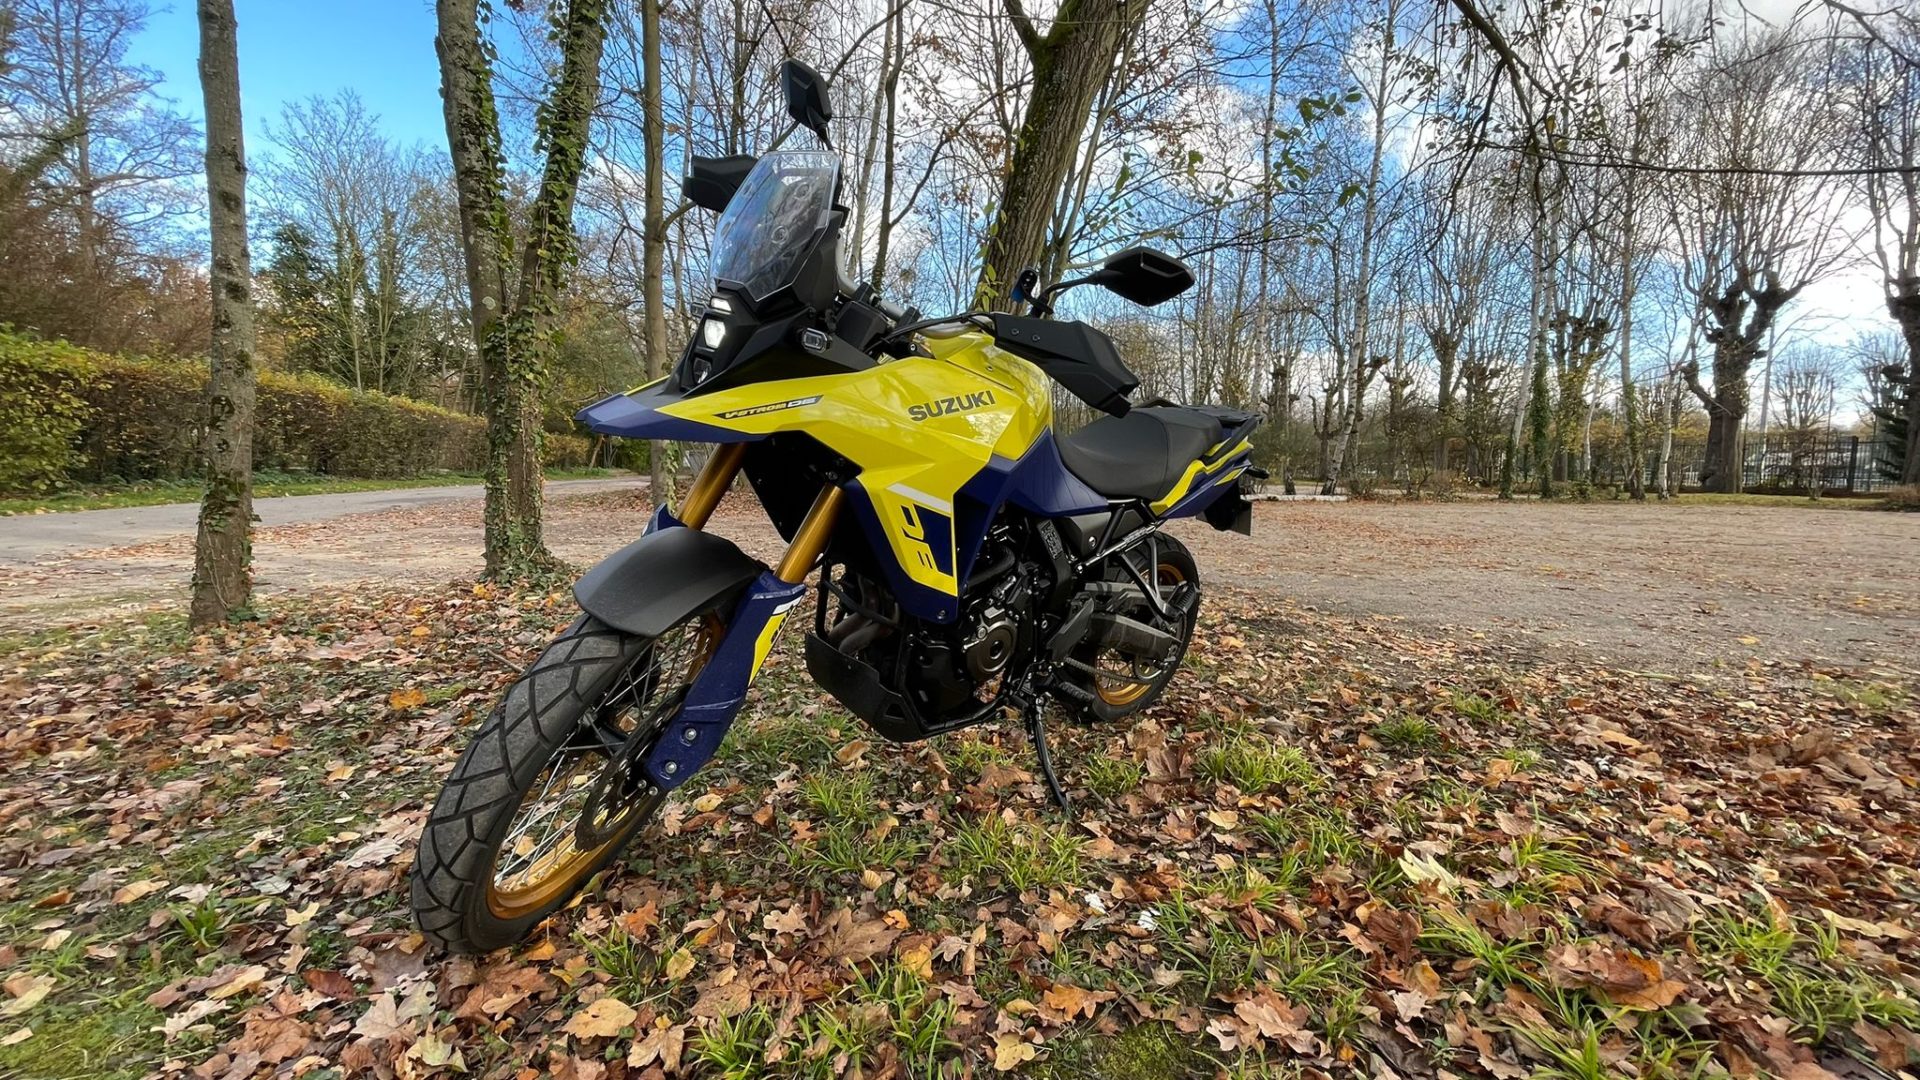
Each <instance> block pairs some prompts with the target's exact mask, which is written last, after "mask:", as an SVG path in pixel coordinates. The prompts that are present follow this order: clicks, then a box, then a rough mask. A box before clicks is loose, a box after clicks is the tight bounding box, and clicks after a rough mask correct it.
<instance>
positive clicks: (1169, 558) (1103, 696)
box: [1081, 534, 1200, 721]
mask: <svg viewBox="0 0 1920 1080" xmlns="http://www.w3.org/2000/svg"><path fill="white" fill-rule="evenodd" d="M1155 544H1156V545H1157V547H1158V553H1157V556H1156V558H1155V564H1156V565H1155V567H1154V575H1153V579H1152V580H1153V582H1154V584H1155V585H1156V586H1157V587H1158V588H1159V589H1160V593H1161V596H1162V597H1171V596H1172V595H1173V591H1174V590H1175V589H1176V588H1178V587H1180V586H1181V585H1182V584H1187V585H1192V586H1193V588H1194V589H1195V590H1196V591H1197V590H1198V589H1199V588H1200V569H1199V567H1197V566H1195V565H1194V562H1193V555H1192V553H1190V552H1188V551H1187V548H1186V545H1184V544H1182V543H1181V542H1180V541H1178V540H1176V539H1174V538H1173V537H1171V536H1167V535H1165V534H1162V535H1160V536H1158V537H1156V538H1155ZM1122 557H1124V556H1122ZM1123 579H1124V580H1128V581H1131V580H1132V578H1131V577H1130V576H1124V575H1123ZM1124 614H1125V615H1127V616H1128V617H1129V618H1133V619H1138V620H1139V621H1141V622H1144V623H1147V624H1148V625H1150V626H1152V627H1154V628H1155V629H1157V630H1162V631H1165V632H1166V633H1169V634H1172V635H1173V636H1174V637H1175V638H1177V639H1178V640H1179V645H1178V646H1176V647H1175V649H1174V651H1173V654H1172V655H1171V656H1168V657H1166V658H1164V659H1162V660H1158V661H1153V660H1148V659H1145V658H1143V657H1140V656H1135V655H1130V654H1128V653H1126V652H1124V651H1122V650H1120V649H1119V648H1116V647H1115V646H1112V645H1100V644H1095V645H1094V646H1092V647H1091V648H1090V649H1089V650H1087V655H1084V656H1083V657H1082V658H1081V659H1082V661H1083V662H1085V663H1087V664H1089V665H1090V666H1092V667H1093V668H1094V669H1095V670H1096V672H1097V673H1096V674H1089V675H1088V676H1087V678H1088V679H1089V680H1090V681H1091V682H1092V685H1091V686H1090V687H1089V689H1091V690H1092V691H1093V702H1092V703H1091V704H1090V705H1088V706H1087V712H1088V714H1089V715H1090V716H1092V717H1093V718H1094V719H1096V720H1101V721H1110V720H1120V719H1123V718H1125V717H1129V716H1132V715H1133V714H1135V713H1137V712H1140V711H1141V710H1143V709H1146V708H1147V707H1148V706H1150V705H1152V704H1153V703H1154V702H1156V701H1158V700H1160V695H1161V694H1163V693H1165V692H1166V689H1167V684H1168V683H1170V682H1172V681H1173V676H1174V673H1175V672H1177V671H1179V670H1180V661H1181V660H1182V659H1184V658H1185V657H1186V655H1187V646H1188V645H1189V644H1190V643H1191V642H1192V641H1193V628H1194V624H1195V623H1196V622H1197V621H1198V620H1199V615H1200V606H1199V604H1198V603H1197V602H1196V603H1195V604H1194V607H1193V614H1192V616H1191V617H1188V618H1185V619H1181V620H1179V621H1178V622H1177V623H1170V622H1168V621H1167V620H1165V619H1161V618H1158V617H1156V616H1155V615H1154V614H1153V611H1152V609H1151V608H1150V607H1148V605H1147V602H1146V599H1145V598H1144V597H1142V598H1141V599H1140V600H1139V602H1138V603H1136V604H1135V605H1134V607H1133V608H1132V609H1131V610H1128V611H1126V612H1124Z"/></svg>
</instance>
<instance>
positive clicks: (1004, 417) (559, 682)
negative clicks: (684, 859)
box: [412, 61, 1261, 952]
mask: <svg viewBox="0 0 1920 1080" xmlns="http://www.w3.org/2000/svg"><path fill="white" fill-rule="evenodd" d="M782 79H783V82H784V83H785V86H786V90H787V98H788V105H789V111H790V112H791V113H792V115H793V117H794V119H795V122H796V124H797V125H799V126H805V127H807V128H809V129H811V130H812V131H813V132H814V133H815V134H816V135H818V136H819V137H820V140H821V142H822V144H823V145H824V146H826V147H827V149H826V150H824V151H793V150H787V151H779V152H775V153H769V154H766V155H764V156H762V157H759V158H757V159H756V158H750V157H744V156H742V157H731V158H718V159H713V158H699V157H696V158H694V159H693V160H692V164H691V168H690V175H689V176H688V178H687V179H686V181H685V182H684V184H683V191H684V193H685V194H686V196H687V197H688V198H689V199H690V200H691V201H693V202H695V203H696V204H698V205H700V206H703V207H706V208H708V209H711V210H715V211H718V212H720V219H719V222H718V225H717V226H716V229H715V232H714V237H713V245H712V254H711V259H712V272H713V277H714V279H715V281H714V288H713V292H712V296H711V298H710V299H709V300H708V301H707V306H706V310H705V312H704V313H703V314H702V316H701V318H700V321H699V327H698V330H697V331H696V333H695V334H694V337H693V340H692V341H691V342H689V344H688V346H687V349H686V351H685V353H684V355H683V356H682V357H681V359H680V361H679V363H678V365H677V366H676V367H675V368H674V370H673V373H672V374H671V375H669V376H667V377H666V378H664V379H662V380H660V381H658V382H655V383H651V384H648V385H646V386H642V387H639V388H637V389H635V390H632V391H630V392H628V393H624V394H617V395H614V396H612V397H609V398H606V399H605V400H603V401H599V402H597V403H595V404H593V405H591V406H589V407H588V408H586V409H585V410H583V411H582V412H581V413H580V416H579V419H580V420H581V421H582V422H584V423H585V424H586V425H587V426H588V427H590V428H592V429H593V430H594V431H597V432H601V433H603V434H608V435H617V436H622V437H626V438H633V439H671V440H677V441H683V442H698V443H711V444H714V445H715V446H716V449H715V450H714V451H713V452H712V454H711V455H710V456H709V457H708V459H707V461H706V464H705V466H704V468H703V469H702V470H701V472H700V474H699V476H698V478H697V479H696V480H695V481H694V482H693V484H692V486H691V487H690V488H689V489H688V491H687V494H686V497H685V498H684V499H683V500H681V502H680V504H679V505H678V506H675V507H667V506H661V507H659V508H658V509H657V510H656V511H655V513H654V516H653V518H652V520H651V522H650V523H649V525H648V528H647V530H646V533H645V535H643V536H642V537H641V538H640V539H639V540H637V541H635V542H634V543H632V544H630V545H628V546H627V547H625V548H623V549H621V550H620V551H618V552H616V553H614V554H613V555H612V556H610V557H609V558H608V559H606V561H604V562H602V563H600V564H599V565H598V566H595V567H594V568H593V569H592V570H590V571H588V572H587V573H586V575H585V576H583V577H582V578H581V579H580V581H579V582H578V583H577V584H576V585H575V587H574V595H575V597H576V599H577V600H578V601H579V604H580V608H581V611H582V614H581V615H580V617H579V618H578V619H576V620H575V621H574V622H573V624H572V625H571V626H569V627H568V628H567V629H566V630H565V631H564V632H563V633H562V634H561V635H560V636H559V638H558V639H556V640H555V641H554V642H553V643H552V644H551V645H549V646H548V647H547V649H546V650H545V652H544V653H543V654H542V655H541V656H540V658H539V659H538V660H536V661H535V662H534V663H533V665H532V666H531V667H530V668H528V669H527V671H526V672H525V673H524V674H523V675H522V676H521V677H520V678H519V680H518V681H516V682H515V683H514V684H513V686H512V687H510V688H509V689H508V690H507V692H506V694H505V696H504V698H503V699H502V700H501V701H500V703H499V704H498V705H497V706H496V708H495V709H494V710H493V712H492V714H491V715H490V716H489V718H488V719H487V720H486V722H485V723H484V724H483V725H482V726H481V728H480V729H479V730H478V731H477V732H476V733H475V735H474V738H473V742H472V744H471V745H470V746H469V747H468V748H467V750H466V752H465V753H464V755H463V756H462V757H461V758H460V761H459V763H458V764H457V765H456V766H455V768H454V771H453V774H452V776H451V777H450V778H449V779H448V780H447V783H446V786H445V788H444V789H443V790H442V791H441V793H440V797H439V799H438V801H437V802H436V803H435V805H434V808H433V812H432V815H431V817H430V819H429V821H428V823H427V826H426V829H425V832H424V833H423V835H422V836H421V839H420V848H419V855H418V859H417V861H416V863H415V866H414V871H413V884H412V901H413V910H414V915H415V918H416V921H417V922H418V924H419V926H420V928H421V930H422V931H424V932H425V933H426V934H427V935H428V936H429V937H430V938H432V939H434V940H435V941H438V942H439V943H440V944H442V945H444V946H446V947H447V948H450V949H453V950H455V951H461V952H474V951H484V950H490V949H495V948H499V947H502V946H505V945H509V944H511V943H513V942H515V941H517V940H519V939H520V938H521V937H523V936H524V935H525V934H526V933H527V932H528V931H530V930H531V929H532V928H533V927H534V926H535V925H537V924H538V923H539V922H540V921H541V920H542V919H543V918H545V917H546V916H547V915H548V914H549V913H551V912H552V911H554V910H555V909H556V908H558V907H559V906H561V905H562V904H564V903H565V902H566V901H567V900H568V899H570V898H571V897H572V896H573V895H574V893H575V892H576V891H577V890H578V889H579V888H580V887H581V886H582V885H583V884H584V883H585V882H586V881H587V880H588V879H589V878H590V877H592V875H593V874H595V873H596V872H597V871H599V870H600V869H601V868H602V867H604V866H606V865H607V864H608V863H609V862H610V861H612V860H613V859H614V858H615V857H616V856H617V855H618V854H619V853H620V852H621V850H622V849H623V848H624V847H625V846H626V845H627V844H628V842H629V841H630V840H631V839H632V838H633V837H634V836H635V835H636V834H637V833H639V832H640V830H641V829H642V827H643V826H644V825H645V824H646V823H647V822H648V821H649V820H650V819H651V818H652V817H653V816H654V815H655V813H656V812H657V811H658V809H659V808H660V806H661V804H662V803H663V802H664V801H665V800H666V799H667V797H668V796H669V794H670V793H671V792H672V791H673V790H674V789H675V788H678V787H680V786H681V785H682V784H685V783H686V782H687V781H688V780H689V779H691V778H692V776H693V774H694V773H695V772H697V771H698V770H699V769H700V767H701V766H702V765H704V764H706V762H707V761H708V760H709V759H710V758H711V757H712V756H713V754H714V753H715V752H716V751H717V750H718V749H719V747H720V743H721V740H722V738H723V737H724V736H725V735H726V732H727V729H728V727H729V726H730V725H731V724H732V723H733V720H734V717H735V716H736V715H737V714H738V712H739V710H740V707H741V704H742V702H743V701H744V699H745V696H746V692H747V687H748V686H749V685H750V684H751V683H752V682H753V679H754V677H755V676H756V675H757V674H758V673H759V671H760V667H761V665H762V664H763V663H764V662H765V660H766V658H767V653H768V651H769V650H770V649H771V648H772V645H773V641H774V637H775V635H776V634H777V633H778V631H779V629H780V626H781V624H782V622H783V621H784V620H785V619H786V618H787V616H788V614H789V613H790V612H792V611H793V610H794V609H795V608H796V607H798V606H799V605H800V603H801V601H802V600H803V599H805V598H806V596H807V594H808V593H809V592H811V593H813V595H814V596H815V602H814V604H813V605H812V626H811V628H810V629H809V631H808V633H807V635H806V642H805V655H806V665H807V671H808V673H809V674H810V675H811V676H812V678H813V679H814V681H815V682H816V683H818V684H819V686H820V687H821V689H823V690H825V691H826V692H827V693H829V694H831V695H833V697H834V698H836V699H837V700H838V701H839V702H840V703H841V704H842V705H844V706H845V707H846V708H847V710H848V711H850V712H852V713H853V714H854V715H856V716H858V717H860V718H861V719H862V720H864V721H866V722H867V723H868V724H870V725H871V726H872V727H873V729H874V730H875V731H877V732H878V733H879V734H880V735H882V736H883V737H885V738H887V739H889V740H892V741H896V742H909V741H913V740H917V739H924V738H927V737H929V736H932V735H938V734H942V733H945V732H951V731H957V730H959V729H961V728H965V727H969V726H972V725H974V724H979V723H983V722H985V721H988V720H991V719H995V718H997V717H999V716H1001V715H1003V714H1004V713H1005V712H1006V711H1007V710H1009V709H1012V710H1015V711H1017V712H1018V713H1020V714H1021V715H1022V716H1023V717H1024V719H1025V722H1026V726H1027V730H1028V733H1029V734H1030V735H1031V737H1032V739H1033V742H1034V745H1035V749H1036V753H1037V756H1038V760H1039V766H1040V771H1041V773H1042V774H1043V775H1044V777H1045V778H1046V781H1047V784H1048V786H1049V789H1050V790H1051V792H1052V793H1053V796H1054V798H1055V799H1056V800H1057V801H1058V802H1059V803H1060V804H1061V806H1062V807H1063V808H1065V807H1067V806H1068V805H1069V804H1068V800H1067V796H1066V793H1065V791H1064V790H1063V789H1062V788H1061V786H1060V782H1059V778H1058V776H1057V775H1056V774H1055V772H1054V768H1053V763H1052V759H1051V757H1050V755H1049V753H1048V749H1047V740H1046V730H1045V715H1046V709H1047V707H1048V705H1049V703H1052V704H1054V705H1057V706H1059V707H1062V708H1064V709H1065V710H1067V711H1069V712H1070V713H1071V714H1072V715H1073V716H1074V717H1075V718H1076V719H1081V720H1085V721H1112V720H1117V719H1119V718H1121V717H1124V716H1127V715H1129V714H1132V713H1134V712H1137V711H1138V710H1141V709H1144V708H1146V707H1147V706H1148V705H1149V704H1151V703H1152V702H1153V701H1154V700H1155V699H1156V698H1158V696H1159V695H1160V694H1161V693H1162V692H1163V691H1164V690H1165V688H1166V686H1167V683H1168V682H1169V681H1170V680H1171V679H1172V678H1173V675H1174V672H1175V670H1176V669H1177V668H1178V667H1179V664H1180V660H1181V658H1182V657H1183V656H1184V655H1185V653H1186V649H1187V644H1188V641H1189V639H1190V638H1191V636H1192V634H1193V628H1194V622H1195V617H1196V614H1197V612H1198V609H1199V604H1200V576H1199V573H1198V571H1197V569H1196V568H1195V566H1194V562H1193V557H1192V556H1191V555H1190V554H1189V553H1188V552H1187V550H1186V548H1185V547H1184V546H1182V545H1181V543H1180V542H1179V541H1178V540H1176V539H1175V538H1173V537H1172V536H1169V535H1167V534H1166V533H1164V532H1162V531H1161V527H1162V526H1163V525H1164V524H1165V523H1166V522H1168V521H1170V520H1173V519H1175V518H1182V517H1190V516H1202V517H1204V519H1205V520H1206V521H1207V522H1209V523H1210V524H1211V525H1213V526H1214V527H1215V528H1219V529H1232V530H1235V531H1238V532H1242V533H1245V532H1248V531H1249V530H1250V525H1251V520H1252V508H1251V506H1250V505H1249V504H1248V502H1247V501H1246V499H1245V496H1244V494H1243V493H1242V490H1241V485H1242V483H1243V478H1244V477H1248V476H1258V475H1261V474H1260V473H1259V472H1258V471H1257V470H1255V469H1254V468H1253V467H1252V456H1251V447H1250V443H1249V436H1250V435H1251V433H1252V431H1253V429H1254V427H1255V426H1256V425H1257V424H1258V423H1259V422H1260V417H1259V415H1258V414H1255V413H1248V412H1241V411H1237V410H1233V409H1226V408H1216V407H1204V406H1175V405H1172V404H1166V403H1160V404H1152V405H1144V406H1141V407H1133V406H1132V405H1131V403H1130V402H1129V400H1128V395H1129V394H1130V393H1131V392H1132V391H1133V390H1134V389H1135V388H1136V387H1137V386H1138V384H1139V380H1138V379H1137V378H1135V377H1134V376H1133V374H1132V373H1131V372H1129V371H1128V370H1127V366H1126V364H1125V363H1124V362H1123V361H1122V359H1121V357H1120V355H1119V353H1118V351H1117V350H1116V349H1115V347H1114V345H1113V342H1112V341H1110V340H1109V339H1108V338H1107V337H1106V335H1104V334H1102V333H1101V332H1100V331H1098V330H1096V329H1094V328H1093V327H1092V326H1089V325H1087V324H1086V323H1084V322H1076V321H1064V320H1056V319H1052V318H1050V317H1049V316H1050V315H1051V313H1052V309H1053V300H1054V299H1055V298H1056V297H1057V296H1059V295H1060V294H1061V293H1062V292H1064V291H1065V290H1067V289H1070V288H1074V287H1076V286H1082V285H1098V286H1102V287H1104V288H1106V289H1109V290H1111V291H1112V292H1114V293H1117V294H1118V295H1120V296H1122V297H1124V298H1126V299H1128V300H1131V301H1133V302H1135V303H1139V304H1142V305H1153V304H1159V303H1162V302H1165V301H1167V300H1169V299H1172V298H1173V297H1175V296H1177V295H1179V294H1180V293H1182V292H1184V291H1185V290H1186V289H1188V288H1190V287H1191V286H1192V284H1193V276H1192V274H1191V273H1190V272H1189V271H1188V269H1187V268H1186V267H1185V266H1184V265H1183V264H1181V263H1180V262H1179V260H1177V259H1174V258H1172V257H1170V256H1167V255H1163V254H1161V253H1159V252H1156V251H1152V250H1149V249H1146V248H1132V249H1129V250H1127V251H1123V252H1120V253H1119V254H1117V255H1115V256H1113V257H1112V258H1110V259H1108V260H1106V262H1105V263H1104V264H1103V265H1102V266H1100V267H1099V268H1098V269H1096V270H1094V271H1093V272H1092V273H1089V274H1087V275H1085V276H1082V277H1079V278H1075V279H1072V280H1067V281H1061V282H1057V283H1055V284H1053V285H1052V286H1050V287H1048V288H1046V289H1044V290H1041V291H1037V292H1036V291H1035V290H1036V286H1037V285H1038V282H1037V280H1036V275H1035V274H1034V273H1033V272H1032V271H1028V272H1026V273H1025V274H1023V275H1022V276H1021V279H1020V281H1019V284H1018V288H1017V289H1016V297H1015V298H1016V302H1018V303H1021V304H1023V305H1025V307H1026V311H1025V312H1024V313H1019V314H1014V313H1005V312H987V311H973V312H966V313H962V314H958V315H951V316H941V317H937V318H922V317H920V315H919V314H918V313H917V312H914V311H912V310H907V309H902V308H900V307H898V306H896V305H893V304H890V303H888V302H886V301H884V300H882V299H880V298H879V297H877V296H876V295H875V294H874V293H873V291H872V289H871V288H870V287H868V286H866V285H864V284H861V285H854V284H852V283H850V282H848V281H846V280H845V275H844V271H843V269H842V266H843V263H842V259H841V252H840V242H839V241H840V235H841V231H842V228H843V226H844V224H845V222H846V218H847V210H846V208H845V207H844V206H841V205H839V198H840V195H841V193H842V177H841V172H840V161H839V158H838V157H837V156H836V155H835V154H834V153H833V152H832V151H831V143H830V142H828V141H827V137H826V133H827V121H828V120H830V119H831V112H830V108H829V106H828V104H827V97H826V91H825V87H824V84H823V83H822V81H821V79H820V77H819V76H818V75H817V74H815V73H814V72H812V71H811V70H810V69H808V68H807V67H806V66H805V65H803V64H800V63H798V62H797V61H787V62H786V64H785V65H783V68H782ZM1054 383H1058V384H1060V385H1061V386H1062V387H1064V388H1065V389H1066V390H1067V391H1069V392H1070V393H1072V394H1074V395H1075V396H1077V397H1078V398H1080V399H1081V400H1083V401H1085V402H1087V403H1089V404H1090V405H1092V406H1094V407H1095V408H1097V409H1099V410H1101V411H1103V412H1105V413H1106V414H1108V415H1107V416H1105V417H1103V418H1101V419H1098V420H1095V421H1094V422H1092V423H1090V424H1088V425H1087V426H1085V427H1083V428H1081V429H1080V430H1078V431H1076V432H1074V433H1072V434H1070V435H1066V436H1064V437H1059V436H1056V434H1055V433H1054V430H1053V396H1052V384H1054ZM742 474H744V475H745V476H746V478H747V482H748V483H749V484H750V485H751V486H752V489H753V493H754V495H755V496H756V497H757V498H758V499H759V501H760V504H761V505H762V506H763V507H764V508H765V509H766V512H767V514H768V516H769V517H770V518H771V519H772V521H773V524H774V525H775V526H776V527H777V528H778V529H779V532H780V535H781V536H782V537H783V538H784V539H785V540H786V542H787V548H786V551H785V553H784V554H783V555H782V556H781V557H780V559H779V561H778V563H777V564H776V565H774V566H772V567H768V566H765V565H763V564H761V563H760V562H759V561H757V560H755V559H754V558H753V557H751V556H749V555H747V554H746V553H744V552H743V551H741V550H740V548H739V547H737V546H736V545H735V544H734V543H733V542H732V541H730V540H728V539H726V538H725V537H722V536H718V535H716V534H714V533H711V532H708V531H706V529H705V525H706V524H707V521H708V518H709V516H710V515H711V514H712V513H713V510H714V507H715V506H716V505H717V504H718V503H719V502H720V499H721V497H722V496H723V495H724V494H725V493H726V492H727V491H728V490H729V489H730V488H731V487H732V486H733V485H734V482H735V479H736V478H737V477H738V476H740V475H742ZM816 571H817V573H816ZM810 581H811V584H809V582H810Z"/></svg>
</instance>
